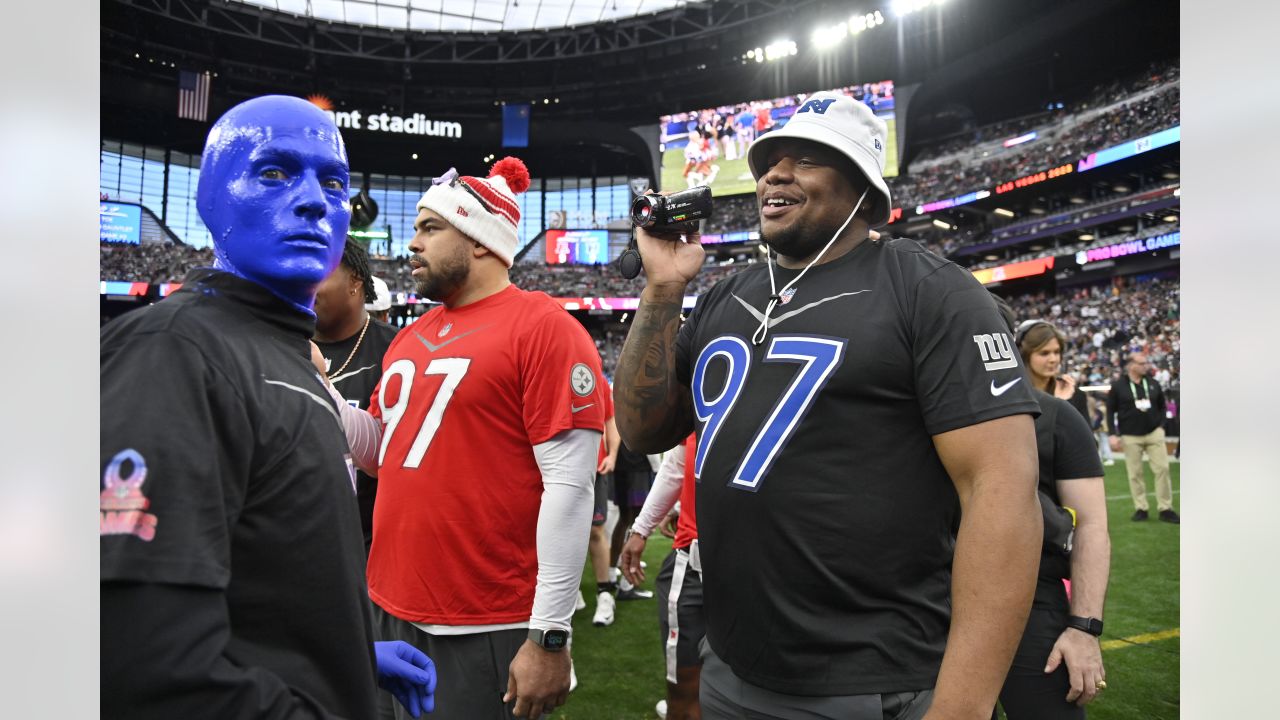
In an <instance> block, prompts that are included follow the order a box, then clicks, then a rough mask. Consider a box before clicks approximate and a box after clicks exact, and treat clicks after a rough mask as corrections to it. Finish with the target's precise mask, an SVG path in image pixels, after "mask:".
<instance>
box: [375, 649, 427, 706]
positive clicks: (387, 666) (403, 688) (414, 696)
mask: <svg viewBox="0 0 1280 720" xmlns="http://www.w3.org/2000/svg"><path fill="white" fill-rule="evenodd" d="M373 654H374V657H375V658H376V659H377V663H378V687H380V688H382V689H383V690H386V691H387V692H389V693H391V694H392V695H394V696H395V698H396V700H399V701H400V704H401V705H403V706H404V709H405V710H408V711H409V714H410V715H412V716H414V717H419V716H420V715H421V714H422V713H424V712H428V713H429V712H431V711H433V710H435V709H436V698H435V692H436V666H435V663H433V662H431V658H429V657H427V656H426V655H424V654H423V653H422V651H421V650H419V649H418V648H416V647H414V646H412V645H410V644H409V643H407V642H403V641H401V640H393V641H391V642H376V643H374V644H373Z"/></svg>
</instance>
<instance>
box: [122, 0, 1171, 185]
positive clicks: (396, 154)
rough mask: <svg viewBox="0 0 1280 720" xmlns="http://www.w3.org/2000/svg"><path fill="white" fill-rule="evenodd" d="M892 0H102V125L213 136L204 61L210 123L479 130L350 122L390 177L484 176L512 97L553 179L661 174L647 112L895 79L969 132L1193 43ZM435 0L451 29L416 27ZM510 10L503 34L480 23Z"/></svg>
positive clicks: (1088, 2) (1081, 9) (913, 126)
mask: <svg viewBox="0 0 1280 720" xmlns="http://www.w3.org/2000/svg"><path fill="white" fill-rule="evenodd" d="M615 4H616V7H617V10H614V6H615ZM917 4H918V3H917ZM892 7H894V5H893V3H892V2H890V0H865V2H859V3H857V4H856V5H855V4H853V3H848V2H842V1H837V0H790V1H788V2H779V1H777V0H704V1H702V2H692V1H690V2H674V1H671V0H664V2H661V3H659V2H656V0H617V2H616V3H615V2H614V1H613V0H593V1H591V2H588V1H586V0H501V1H498V0H493V1H488V2H486V1H485V0H470V1H463V0H436V1H434V2H428V1H427V0H345V2H342V1H341V0H103V2H102V3H101V4H100V11H101V12H100V17H101V21H100V23H101V32H100V40H101V42H100V48H101V64H100V68H101V76H102V82H101V87H102V96H101V118H102V121H101V131H102V135H103V137H107V138H113V139H120V140H126V141H131V142H145V143H147V144H148V145H159V146H164V147H169V148H173V149H176V150H181V151H184V152H192V153H198V152H199V150H200V148H201V147H202V145H203V141H204V136H205V134H206V133H207V131H208V124H207V123H199V122H194V121H191V120H184V119H180V118H177V117H176V113H175V107H176V104H177V102H176V99H177V92H178V91H177V86H178V73H179V71H181V70H192V71H197V72H201V71H203V72H208V73H210V76H211V78H212V91H211V96H210V101H209V121H212V120H213V119H215V118H216V117H217V116H218V115H220V114H221V113H222V112H223V111H225V110H226V109H228V108H230V107H231V106H232V105H234V104H236V103H238V102H240V101H242V100H244V99H247V98H249V97H254V96H257V95H262V94H268V93H285V94H293V95H298V96H303V97H306V96H309V95H321V96H324V97H325V98H327V99H328V100H329V101H331V103H332V107H333V109H334V110H335V111H336V112H342V111H355V110H358V111H361V112H363V113H365V114H366V115H367V114H368V113H370V112H376V113H382V112H386V113H389V114H391V115H399V116H402V117H404V118H409V117H410V116H412V115H414V114H415V113H418V114H421V115H423V116H424V117H429V118H432V119H438V120H449V121H455V122H459V123H462V124H464V125H465V126H466V130H465V132H463V133H462V136H461V138H460V139H458V138H452V139H446V138H427V137H408V136H404V135H400V136H393V135H390V134H386V133H363V134H353V135H351V136H349V137H348V147H349V149H350V150H351V152H352V153H353V156H354V155H355V154H357V153H358V154H359V156H361V157H377V158H379V171H381V172H386V173H389V174H405V175H412V174H423V173H424V172H426V169H425V168H423V167H422V164H424V163H419V162H418V160H417V158H411V154H413V153H416V154H418V155H419V156H420V157H421V158H422V159H423V161H426V162H425V164H427V165H429V167H430V168H431V169H433V170H437V169H439V168H440V167H448V166H449V165H451V164H452V165H456V166H457V167H458V168H459V169H460V170H461V171H463V172H478V171H479V170H481V169H482V168H481V167H478V166H480V165H481V164H482V163H481V160H482V158H484V157H488V156H489V155H490V154H492V153H495V152H503V151H502V149H501V122H502V113H503V110H502V107H501V106H502V105H504V104H507V105H509V104H528V105H531V106H532V107H531V111H532V114H531V120H530V143H531V145H530V147H529V148H528V149H527V150H524V151H522V152H523V154H524V155H525V156H526V157H527V158H532V159H533V160H534V161H535V162H536V164H537V166H538V167H539V168H540V170H539V175H540V176H542V177H557V176H567V177H571V176H575V175H576V176H582V177H585V176H589V175H597V176H598V175H622V174H626V175H632V176H634V175H645V174H649V172H650V171H651V170H652V160H651V159H650V156H649V151H648V150H646V149H645V145H646V144H647V142H648V141H646V140H642V139H641V138H640V137H639V136H638V135H636V134H635V133H633V132H631V130H630V129H631V128H633V127H637V126H642V125H651V126H652V125H656V123H657V118H658V116H660V115H664V114H669V113H674V112H682V111H687V110H690V109H696V108H707V107H717V106H720V105H724V104H733V103H738V102H743V101H749V100H756V99H767V98H775V97H781V96H784V95H788V94H793V93H797V92H811V91H814V90H820V89H826V88H833V87H841V86H844V85H850V84H854V83H862V82H876V81H879V80H885V79H889V80H893V81H894V82H895V83H896V85H897V87H898V88H900V89H903V88H907V87H908V86H912V85H915V86H917V90H916V92H915V93H914V97H913V98H912V99H911V100H910V109H909V110H908V109H906V108H905V107H904V108H903V110H902V113H903V116H901V117H900V122H901V121H902V120H903V118H905V124H904V126H903V127H904V128H905V137H906V138H907V139H908V141H910V140H912V139H921V138H926V137H931V136H935V135H943V134H946V133H948V132H955V131H956V130H957V129H959V128H958V127H957V125H956V122H957V121H956V120H955V118H961V119H962V120H963V122H965V123H969V122H972V123H975V124H983V123H987V122H993V121H995V120H999V119H1005V118H1008V117H1013V116H1015V115H1016V114H1018V113H1025V112H1028V111H1030V110H1031V109H1032V108H1031V107H1030V106H1031V105H1034V104H1035V103H1043V102H1045V101H1046V100H1049V99H1052V98H1053V97H1054V96H1057V95H1061V94H1062V93H1064V92H1069V91H1070V90H1071V89H1072V88H1084V87H1093V86H1094V85H1096V84H1097V83H1098V82H1101V81H1105V80H1106V79H1107V78H1111V77H1116V75H1117V73H1119V72H1121V71H1122V69H1123V68H1126V67H1127V68H1134V67H1140V66H1141V65H1143V64H1145V63H1146V62H1147V61H1149V60H1150V59H1153V58H1157V57H1176V56H1177V48H1178V15H1177V13H1176V11H1175V12H1161V11H1154V10H1153V9H1152V8H1151V6H1150V5H1149V4H1148V3H1146V2H1143V0H1077V1H1075V2H1070V3H1063V2H1060V0H947V2H945V3H940V4H934V5H932V6H930V7H928V8H926V9H925V10H924V11H921V12H916V13H912V14H910V15H906V16H897V15H896V14H895V13H894V12H893V10H892ZM877 8H878V9H881V10H882V14H883V15H884V17H885V22H884V23H883V25H881V26H878V27H876V28H874V29H868V30H867V31H865V32H861V33H860V34H857V35H856V36H854V35H852V34H850V35H848V36H846V39H845V41H844V42H843V43H842V44H840V45H838V46H835V47H832V48H825V49H824V48H820V47H818V44H817V43H816V41H814V40H813V38H814V34H813V33H814V31H815V29H817V28H821V27H824V26H830V25H831V23H833V22H836V21H840V22H847V21H848V20H850V19H851V18H850V15H849V13H850V12H855V11H856V12H863V11H868V12H870V11H873V10H875V9H877ZM370 10H372V11H373V12H372V15H370V12H369V11H370ZM531 10H533V11H534V12H532V14H531V15H530V14H529V13H530V11H531ZM339 12H341V19H339V16H338V13H339ZM433 14H434V17H435V18H436V19H438V21H439V29H426V28H424V29H415V26H414V23H415V22H417V23H419V25H430V23H432V22H434V21H432V20H429V19H428V18H429V16H432V15H433ZM419 16H420V17H419ZM499 17H501V23H502V27H501V29H488V28H487V27H482V26H487V24H489V23H495V22H498V18H499ZM415 18H419V19H417V20H415ZM370 20H372V22H370ZM464 21H465V22H464ZM544 22H545V23H546V26H545V27H544V26H542V23H544ZM553 24H555V25H556V26H555V27H551V25H553ZM462 25H468V26H469V28H470V29H466V28H463V27H462ZM455 26H457V27H456V29H455ZM521 28H527V29H521ZM779 39H790V40H792V41H794V42H795V43H796V44H797V45H798V46H799V52H798V54H796V55H794V56H790V57H787V58H785V59H782V60H779V61H776V62H757V61H755V60H754V59H750V58H748V57H747V54H748V53H751V52H752V51H754V50H755V49H757V48H761V47H762V46H767V45H769V44H770V43H772V42H774V41H776V40H779ZM901 104H902V105H903V106H905V105H906V104H907V103H906V101H905V99H904V100H902V101H901ZM539 155H540V157H539Z"/></svg>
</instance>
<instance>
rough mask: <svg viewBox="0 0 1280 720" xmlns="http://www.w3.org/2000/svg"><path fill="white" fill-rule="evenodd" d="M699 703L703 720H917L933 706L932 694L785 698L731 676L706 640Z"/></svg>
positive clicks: (925, 691) (926, 691) (904, 693)
mask: <svg viewBox="0 0 1280 720" xmlns="http://www.w3.org/2000/svg"><path fill="white" fill-rule="evenodd" d="M698 700H699V702H700V704H701V705H702V718H703V720H920V718H923V717H924V714H925V712H927V711H928V710H929V704H930V703H931V702H932V701H933V689H932V688H930V689H928V690H921V691H919V692H901V693H884V694H870V695H838V696H834V697H813V696H807V695H786V694H784V693H778V692H773V691H772V690H766V689H764V688H762V687H757V686H755V685H752V684H751V683H748V682H745V681H743V680H742V679H740V678H739V677H738V676H737V675H734V674H733V671H732V670H730V669H729V666H728V665H727V664H725V662H724V661H723V660H721V659H720V658H719V657H718V656H717V655H716V654H715V653H714V652H712V650H711V646H710V645H709V644H708V643H707V641H706V639H705V638H704V639H703V641H702V685H701V690H700V692H699V696H698Z"/></svg>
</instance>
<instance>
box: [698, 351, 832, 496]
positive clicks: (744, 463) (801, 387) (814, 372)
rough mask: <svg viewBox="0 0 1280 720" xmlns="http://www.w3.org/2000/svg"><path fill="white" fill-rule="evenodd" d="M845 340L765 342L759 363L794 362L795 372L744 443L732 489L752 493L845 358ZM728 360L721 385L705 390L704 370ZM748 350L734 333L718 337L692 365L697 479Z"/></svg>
mask: <svg viewBox="0 0 1280 720" xmlns="http://www.w3.org/2000/svg"><path fill="white" fill-rule="evenodd" d="M846 344H847V342H846V341H845V340H842V339H839V338H831V337H821V336H815V335H777V336H774V337H773V338H772V340H771V341H770V342H769V349H768V351H767V352H766V354H765V356H764V359H763V362H767V363H778V362H785V363H798V364H799V365H800V370H799V372H797V373H796V375H795V377H794V378H792V380H791V383H790V384H789V385H788V386H787V388H786V389H785V390H784V391H783V393H782V396H781V397H779V398H778V399H777V402H775V403H774V405H773V408H772V410H770V412H769V414H768V416H767V417H766V419H765V420H764V422H763V423H762V424H761V426H760V428H759V430H758V431H757V432H756V434H755V436H754V437H753V438H752V441H751V443H750V444H749V445H748V446H747V449H746V452H745V454H744V455H743V457H742V459H741V461H740V462H739V464H738V467H737V469H736V470H735V471H734V473H733V475H732V479H731V480H730V481H729V486H730V487H735V488H738V489H741V490H749V491H751V492H755V491H757V490H759V488H760V481H761V480H763V479H764V476H765V474H766V473H768V472H769V468H770V467H771V466H772V465H773V461H774V460H775V459H777V457H778V454H779V453H780V452H781V451H782V448H783V447H784V446H785V445H786V443H787V440H789V439H790V438H791V436H792V434H793V433H794V432H795V429H796V427H797V426H798V425H799V424H800V422H801V421H802V420H804V417H805V415H806V414H807V413H808V412H809V408H810V407H812V406H813V401H814V399H815V398H816V397H817V396H818V393H819V392H821V391H822V388H823V387H825V386H826V384H827V381H828V380H830V379H831V376H832V374H834V373H835V371H836V369H837V368H839V367H840V364H841V363H842V362H843V361H844V356H845V346H846ZM716 361H719V362H724V363H726V364H727V367H726V372H725V381H724V385H723V386H721V387H719V388H710V389H708V388H707V368H708V367H709V366H710V365H711V364H712V363H713V362H716ZM750 370H751V348H750V346H749V345H748V344H747V341H746V340H744V339H743V338H741V337H739V336H737V335H721V336H720V337H717V338H715V339H714V340H712V341H711V342H709V343H707V344H706V346H705V347H703V348H702V352H701V353H699V354H698V359H697V361H696V362H695V363H694V366H693V383H692V388H691V389H692V392H693V407H694V411H695V413H696V414H697V416H698V422H700V423H703V427H702V434H701V435H700V436H699V438H698V452H697V454H696V455H695V456H694V477H696V478H698V479H699V480H701V478H702V470H703V463H704V462H705V461H706V458H707V454H708V453H709V452H710V451H711V448H712V446H713V445H714V444H715V440H716V434H717V432H719V430H720V428H721V427H722V426H723V424H724V422H725V419H726V418H728V417H729V414H730V413H731V412H732V411H733V408H734V405H735V404H736V403H737V401H738V398H739V397H740V396H741V394H742V391H743V389H744V388H745V387H746V385H747V376H748V374H749V373H750Z"/></svg>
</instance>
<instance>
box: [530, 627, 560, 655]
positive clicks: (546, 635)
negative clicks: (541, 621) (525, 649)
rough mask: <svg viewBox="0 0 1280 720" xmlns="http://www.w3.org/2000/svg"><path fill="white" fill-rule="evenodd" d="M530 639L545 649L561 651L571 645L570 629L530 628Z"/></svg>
mask: <svg viewBox="0 0 1280 720" xmlns="http://www.w3.org/2000/svg"><path fill="white" fill-rule="evenodd" d="M529 639H530V640H532V641H534V642H535V643H537V644H538V645H539V646H541V647H542V649H543V650H548V651H550V652H560V651H561V650H563V649H565V648H566V647H568V645H569V631H568V630H536V629H534V628H529Z"/></svg>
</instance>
